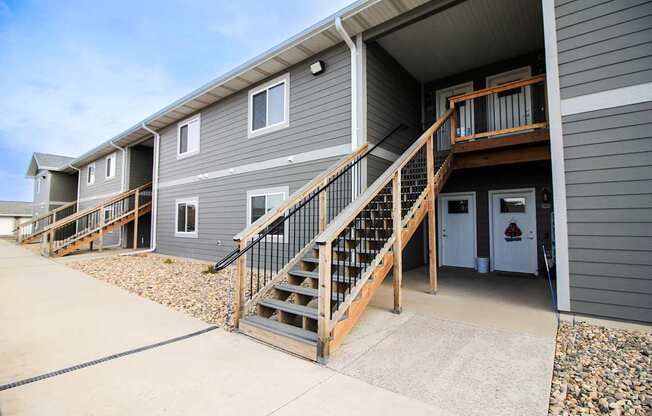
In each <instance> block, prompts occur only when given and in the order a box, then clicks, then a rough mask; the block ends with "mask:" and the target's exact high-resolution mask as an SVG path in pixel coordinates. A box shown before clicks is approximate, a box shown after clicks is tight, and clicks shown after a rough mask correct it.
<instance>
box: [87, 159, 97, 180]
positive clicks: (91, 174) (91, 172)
mask: <svg viewBox="0 0 652 416" xmlns="http://www.w3.org/2000/svg"><path fill="white" fill-rule="evenodd" d="M94 183H95V163H91V164H90V165H88V167H87V168H86V184H88V185H92V184H94Z"/></svg>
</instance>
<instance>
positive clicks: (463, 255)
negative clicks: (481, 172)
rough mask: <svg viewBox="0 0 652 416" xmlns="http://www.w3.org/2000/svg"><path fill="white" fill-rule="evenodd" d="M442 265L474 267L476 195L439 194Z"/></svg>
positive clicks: (440, 256) (439, 231)
mask: <svg viewBox="0 0 652 416" xmlns="http://www.w3.org/2000/svg"><path fill="white" fill-rule="evenodd" d="M438 199H439V204H438V205H439V218H440V220H439V227H438V228H439V230H438V236H439V264H441V265H442V266H456V267H475V257H476V251H477V249H476V247H477V244H476V232H475V193H454V194H453V193H450V194H440V195H439V198H438Z"/></svg>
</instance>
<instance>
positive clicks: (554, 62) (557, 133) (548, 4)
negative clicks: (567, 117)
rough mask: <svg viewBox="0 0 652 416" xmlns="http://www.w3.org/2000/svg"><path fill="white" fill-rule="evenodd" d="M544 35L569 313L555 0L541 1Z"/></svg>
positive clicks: (562, 284)
mask: <svg viewBox="0 0 652 416" xmlns="http://www.w3.org/2000/svg"><path fill="white" fill-rule="evenodd" d="M542 5H543V34H544V38H545V50H546V71H547V75H546V88H547V96H548V125H549V128H550V130H549V131H550V159H551V165H552V187H553V202H554V207H555V208H554V216H555V261H556V265H557V307H558V308H559V309H560V310H562V311H570V277H569V270H570V268H569V263H568V223H567V221H568V219H567V212H566V171H565V168H564V141H563V137H562V131H561V94H560V90H559V62H558V52H557V23H556V21H555V2H554V0H542Z"/></svg>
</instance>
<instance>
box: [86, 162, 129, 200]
mask: <svg viewBox="0 0 652 416" xmlns="http://www.w3.org/2000/svg"><path fill="white" fill-rule="evenodd" d="M115 154H116V158H115V160H116V169H115V176H114V177H113V178H111V179H106V158H105V157H101V158H99V159H97V160H95V183H94V184H93V185H89V184H88V181H87V179H88V169H87V168H88V164H87V165H84V166H82V167H81V168H80V172H79V178H80V180H81V184H80V186H79V199H80V200H81V201H80V204H81V205H84V206H89V205H90V206H94V205H97V204H98V203H99V202H100V201H101V200H102V199H107V198H108V197H109V196H108V195H115V194H118V193H120V188H121V186H120V185H121V184H120V181H121V180H122V152H120V151H117V150H116V153H115ZM99 196H104V197H103V198H95V199H92V200H89V198H94V197H99Z"/></svg>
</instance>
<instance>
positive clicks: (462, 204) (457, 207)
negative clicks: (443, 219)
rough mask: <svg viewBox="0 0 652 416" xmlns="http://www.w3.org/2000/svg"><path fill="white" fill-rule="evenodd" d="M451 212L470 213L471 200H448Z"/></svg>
mask: <svg viewBox="0 0 652 416" xmlns="http://www.w3.org/2000/svg"><path fill="white" fill-rule="evenodd" d="M448 213H449V214H468V213H469V200H468V199H458V200H450V201H448Z"/></svg>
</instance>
